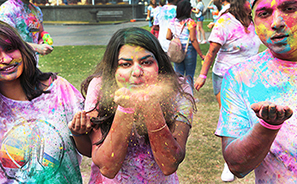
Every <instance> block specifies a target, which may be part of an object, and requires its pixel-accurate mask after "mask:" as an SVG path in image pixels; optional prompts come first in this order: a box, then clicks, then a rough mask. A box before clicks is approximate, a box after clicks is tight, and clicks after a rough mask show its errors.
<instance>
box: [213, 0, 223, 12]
mask: <svg viewBox="0 0 297 184" xmlns="http://www.w3.org/2000/svg"><path fill="white" fill-rule="evenodd" d="M213 4H214V5H215V6H216V7H217V8H218V11H221V9H222V3H221V0H214V1H213Z"/></svg>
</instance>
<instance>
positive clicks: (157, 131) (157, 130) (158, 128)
mask: <svg viewBox="0 0 297 184" xmlns="http://www.w3.org/2000/svg"><path fill="white" fill-rule="evenodd" d="M166 125H167V124H166V123H165V125H164V126H162V127H161V128H158V129H156V130H151V131H150V132H152V133H154V132H158V131H160V130H162V129H164V128H165V127H166Z"/></svg>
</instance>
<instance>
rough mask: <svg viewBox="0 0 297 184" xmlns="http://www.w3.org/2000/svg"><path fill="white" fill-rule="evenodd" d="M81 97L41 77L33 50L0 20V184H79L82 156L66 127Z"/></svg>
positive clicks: (59, 80) (49, 76) (53, 78)
mask: <svg viewBox="0 0 297 184" xmlns="http://www.w3.org/2000/svg"><path fill="white" fill-rule="evenodd" d="M83 100H84V99H83V97H82V95H81V94H80V92H79V91H78V90H76V89H75V88H74V87H73V86H72V85H71V84H70V83H69V82H67V81H66V80H65V79H63V78H61V77H59V76H56V75H55V74H53V73H51V72H49V73H43V72H41V71H40V70H39V69H38V68H37V66H36V59H35V57H34V51H33V50H32V48H31V47H30V46H29V45H28V44H27V43H26V42H24V41H23V40H22V39H21V37H20V35H19V34H18V33H17V31H16V30H15V29H14V28H12V27H11V26H10V25H9V24H6V23H5V22H2V21H0V112H1V113H0V143H1V144H0V165H1V169H0V183H45V184H46V183H48V184H49V183H50V184H59V183H73V184H81V183H82V177H81V173H80V169H79V163H80V161H81V156H80V155H79V154H78V152H77V151H76V149H75V145H74V144H73V142H72V139H71V137H70V136H71V135H70V132H69V129H68V126H67V123H68V122H69V121H71V120H72V118H73V117H74V114H75V112H77V111H81V110H82V109H83Z"/></svg>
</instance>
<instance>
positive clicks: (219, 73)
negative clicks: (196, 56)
mask: <svg viewBox="0 0 297 184" xmlns="http://www.w3.org/2000/svg"><path fill="white" fill-rule="evenodd" d="M209 42H210V47H209V50H208V52H207V54H206V57H205V60H204V63H203V65H202V68H201V71H200V75H199V77H198V78H197V79H196V82H195V88H196V90H197V91H199V89H200V88H201V87H203V85H204V84H205V81H206V78H207V73H208V71H209V68H210V66H211V65H212V63H213V61H214V60H215V63H214V66H213V73H212V82H213V90H214V95H215V96H216V99H217V101H218V104H219V108H221V96H220V91H221V83H222V80H223V76H224V75H225V73H226V71H227V69H228V68H230V67H231V66H232V65H234V64H236V63H239V62H243V61H244V60H246V59H247V58H249V57H251V56H254V55H256V54H257V53H258V49H259V46H260V43H261V42H260V40H259V38H258V36H257V35H256V34H255V27H254V25H253V22H252V19H251V8H250V5H249V2H248V1H247V0H231V2H230V8H229V9H228V10H227V12H226V13H224V14H223V15H221V17H220V18H219V20H218V22H217V23H216V24H215V26H214V28H213V29H212V31H211V34H210V36H209ZM221 178H222V180H223V181H232V180H234V176H233V174H232V173H231V172H230V171H229V169H228V166H227V165H226V164H225V168H224V170H223V173H222V176H221Z"/></svg>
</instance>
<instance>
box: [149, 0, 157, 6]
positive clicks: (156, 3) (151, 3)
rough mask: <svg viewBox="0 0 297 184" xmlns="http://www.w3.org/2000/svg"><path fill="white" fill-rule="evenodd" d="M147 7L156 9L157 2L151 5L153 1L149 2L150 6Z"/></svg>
mask: <svg viewBox="0 0 297 184" xmlns="http://www.w3.org/2000/svg"><path fill="white" fill-rule="evenodd" d="M149 5H152V7H153V8H156V7H157V1H155V3H153V1H152V0H150V4H149Z"/></svg>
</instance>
